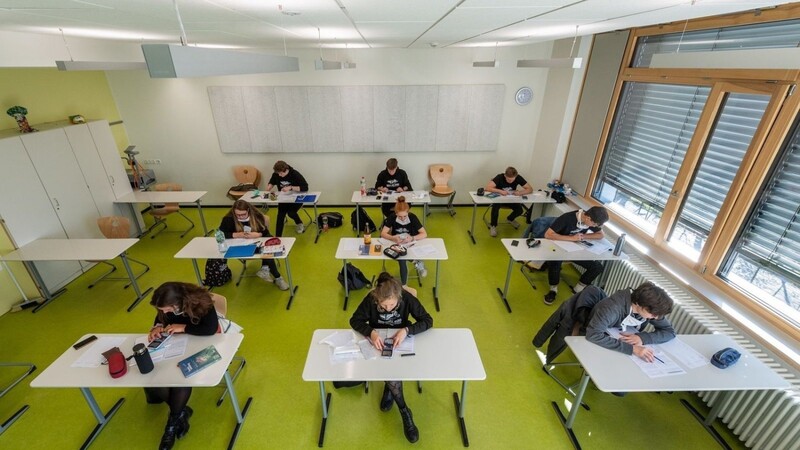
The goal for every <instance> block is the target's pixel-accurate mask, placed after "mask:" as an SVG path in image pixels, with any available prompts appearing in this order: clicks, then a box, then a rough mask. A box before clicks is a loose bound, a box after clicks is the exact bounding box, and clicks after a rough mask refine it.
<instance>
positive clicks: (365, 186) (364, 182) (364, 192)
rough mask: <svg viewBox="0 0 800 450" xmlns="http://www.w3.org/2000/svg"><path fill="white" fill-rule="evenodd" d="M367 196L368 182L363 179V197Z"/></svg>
mask: <svg viewBox="0 0 800 450" xmlns="http://www.w3.org/2000/svg"><path fill="white" fill-rule="evenodd" d="M365 195H367V180H366V179H365V178H364V177H361V196H362V197H363V196H365Z"/></svg>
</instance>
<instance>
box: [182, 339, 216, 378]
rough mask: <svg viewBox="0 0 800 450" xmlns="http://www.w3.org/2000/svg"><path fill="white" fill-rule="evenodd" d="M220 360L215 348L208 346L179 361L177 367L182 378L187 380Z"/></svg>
mask: <svg viewBox="0 0 800 450" xmlns="http://www.w3.org/2000/svg"><path fill="white" fill-rule="evenodd" d="M221 359H222V356H220V354H219V352H217V349H216V347H214V346H213V345H209V346H208V347H206V348H204V349H202V350H200V351H199V352H197V353H195V354H194V355H192V356H190V357H188V358H186V359H184V360H182V361H180V362H179V363H178V367H179V368H180V369H181V372H183V376H184V377H186V378H189V377H191V376H192V375H194V374H196V373H197V372H200V371H201V370H203V369H205V368H206V367H208V366H210V365H212V364H214V363H216V362H217V361H219V360H221Z"/></svg>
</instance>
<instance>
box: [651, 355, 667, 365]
mask: <svg viewBox="0 0 800 450" xmlns="http://www.w3.org/2000/svg"><path fill="white" fill-rule="evenodd" d="M653 358H655V359H657V360H659V361H660V362H661V364H666V363H665V362H664V360H663V359H661V358H659V357H658V356H655V355H653Z"/></svg>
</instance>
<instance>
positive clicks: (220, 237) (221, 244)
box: [214, 230, 228, 253]
mask: <svg viewBox="0 0 800 450" xmlns="http://www.w3.org/2000/svg"><path fill="white" fill-rule="evenodd" d="M214 238H216V240H217V250H219V252H220V253H223V252H224V251H225V250H227V249H228V246H227V245H226V244H225V233H223V232H222V231H220V230H217V232H216V233H214Z"/></svg>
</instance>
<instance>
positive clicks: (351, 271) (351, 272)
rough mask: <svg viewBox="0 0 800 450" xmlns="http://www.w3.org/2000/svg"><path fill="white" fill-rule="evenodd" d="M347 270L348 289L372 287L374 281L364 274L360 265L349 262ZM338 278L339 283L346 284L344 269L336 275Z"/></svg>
mask: <svg viewBox="0 0 800 450" xmlns="http://www.w3.org/2000/svg"><path fill="white" fill-rule="evenodd" d="M345 271H346V272H347V289H348V290H350V291H354V290H358V289H361V288H365V287H372V281H371V280H370V279H369V278H367V277H366V276H365V275H364V272H362V271H361V270H359V268H358V267H356V266H354V265H352V264H350V263H347V267H346V269H345ZM336 279H337V280H339V283H341V284H342V286H344V279H343V277H342V271H341V270H340V271H339V275H337V276H336Z"/></svg>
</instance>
